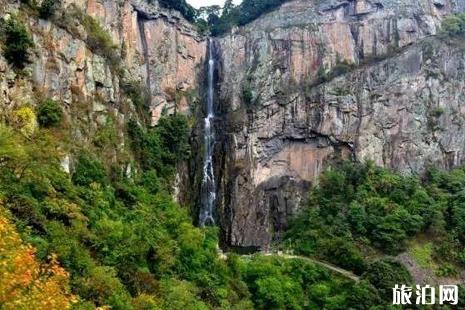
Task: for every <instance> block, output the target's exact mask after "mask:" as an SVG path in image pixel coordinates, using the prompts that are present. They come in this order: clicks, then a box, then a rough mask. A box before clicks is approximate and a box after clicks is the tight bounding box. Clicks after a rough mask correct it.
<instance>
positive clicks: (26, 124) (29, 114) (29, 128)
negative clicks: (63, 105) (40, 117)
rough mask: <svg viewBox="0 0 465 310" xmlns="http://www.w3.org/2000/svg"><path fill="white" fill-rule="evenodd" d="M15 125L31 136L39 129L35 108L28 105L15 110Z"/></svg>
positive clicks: (27, 135)
mask: <svg viewBox="0 0 465 310" xmlns="http://www.w3.org/2000/svg"><path fill="white" fill-rule="evenodd" d="M14 122H15V127H16V128H17V129H18V130H19V131H20V132H21V133H22V134H23V135H24V136H25V137H30V136H31V135H32V134H33V133H34V132H35V131H36V129H37V127H38V126H37V117H36V114H35V113H34V110H33V109H32V108H30V107H28V106H24V107H21V108H19V109H17V110H16V111H15V112H14Z"/></svg>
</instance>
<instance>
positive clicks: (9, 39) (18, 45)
mask: <svg viewBox="0 0 465 310" xmlns="http://www.w3.org/2000/svg"><path fill="white" fill-rule="evenodd" d="M2 32H3V34H4V35H3V43H4V48H3V55H4V56H5V58H6V60H7V61H8V62H9V63H10V64H12V65H13V66H14V67H16V68H18V69H23V68H24V66H25V65H26V64H27V63H29V54H30V49H31V48H32V47H33V46H34V43H33V41H32V38H31V36H30V35H29V33H28V31H27V29H26V27H25V26H24V24H23V23H21V21H20V20H19V19H17V18H16V17H10V19H9V20H7V21H6V22H5V23H4V24H3V25H2Z"/></svg>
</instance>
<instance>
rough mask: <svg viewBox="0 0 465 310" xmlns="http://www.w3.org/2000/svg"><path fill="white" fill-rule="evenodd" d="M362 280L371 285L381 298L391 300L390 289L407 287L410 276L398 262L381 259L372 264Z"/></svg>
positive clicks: (410, 280)
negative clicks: (400, 286) (398, 286)
mask: <svg viewBox="0 0 465 310" xmlns="http://www.w3.org/2000/svg"><path fill="white" fill-rule="evenodd" d="M363 278H364V279H366V280H368V281H369V282H370V283H371V284H373V285H374V286H375V287H376V288H377V289H378V291H379V292H380V296H381V298H383V299H385V300H391V298H392V294H391V292H392V288H393V287H394V286H395V285H396V284H398V285H402V284H405V285H407V286H408V285H409V284H411V283H412V276H411V275H410V273H409V272H408V270H407V269H406V268H405V267H404V266H403V265H402V264H401V263H399V262H397V261H394V260H392V259H383V260H379V261H376V262H374V263H372V264H371V265H370V266H369V267H368V268H367V271H366V272H365V273H364V274H363Z"/></svg>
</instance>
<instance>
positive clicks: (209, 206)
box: [199, 39, 216, 226]
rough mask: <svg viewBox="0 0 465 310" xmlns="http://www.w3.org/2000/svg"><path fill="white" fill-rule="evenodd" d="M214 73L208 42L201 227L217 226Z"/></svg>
mask: <svg viewBox="0 0 465 310" xmlns="http://www.w3.org/2000/svg"><path fill="white" fill-rule="evenodd" d="M214 72H215V59H214V54H213V41H212V39H210V40H209V41H208V83H207V100H206V117H205V119H204V123H205V129H204V149H205V152H204V159H203V181H202V189H201V190H202V191H201V195H202V196H201V206H200V218H199V224H200V226H205V225H215V220H214V215H213V210H214V205H215V199H216V184H215V173H214V167H213V149H214V144H215V133H214V128H213V120H214V117H215V115H214V111H213V100H214V87H213V80H214Z"/></svg>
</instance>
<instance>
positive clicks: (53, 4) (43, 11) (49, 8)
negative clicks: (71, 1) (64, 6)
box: [39, 0, 61, 19]
mask: <svg viewBox="0 0 465 310" xmlns="http://www.w3.org/2000/svg"><path fill="white" fill-rule="evenodd" d="M60 5H61V0H44V1H43V2H42V5H41V6H40V7H39V16H40V17H41V18H43V19H48V18H50V17H52V16H53V15H54V14H55V11H56V10H57V8H58V7H59V6H60Z"/></svg>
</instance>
